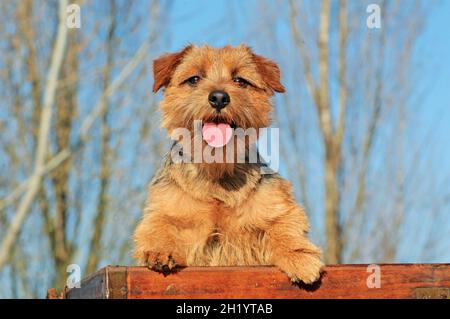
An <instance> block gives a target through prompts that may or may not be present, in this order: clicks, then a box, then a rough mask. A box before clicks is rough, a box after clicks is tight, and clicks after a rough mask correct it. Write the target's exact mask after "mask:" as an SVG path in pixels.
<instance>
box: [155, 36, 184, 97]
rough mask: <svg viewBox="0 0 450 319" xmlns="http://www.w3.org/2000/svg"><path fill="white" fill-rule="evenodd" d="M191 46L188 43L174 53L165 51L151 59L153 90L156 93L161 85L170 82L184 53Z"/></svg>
mask: <svg viewBox="0 0 450 319" xmlns="http://www.w3.org/2000/svg"><path fill="white" fill-rule="evenodd" d="M191 48H192V45H188V46H187V47H185V48H184V49H183V50H181V51H179V52H176V53H167V54H164V55H162V56H160V57H159V58H157V59H156V60H154V61H153V81H154V82H153V92H154V93H156V92H158V90H159V89H160V88H162V87H163V86H164V87H165V86H167V85H168V84H169V83H170V79H171V78H172V75H173V72H174V71H175V69H176V67H177V65H178V64H180V62H181V60H182V59H183V57H184V55H185V54H186V53H187V52H188V51H189V50H190V49H191Z"/></svg>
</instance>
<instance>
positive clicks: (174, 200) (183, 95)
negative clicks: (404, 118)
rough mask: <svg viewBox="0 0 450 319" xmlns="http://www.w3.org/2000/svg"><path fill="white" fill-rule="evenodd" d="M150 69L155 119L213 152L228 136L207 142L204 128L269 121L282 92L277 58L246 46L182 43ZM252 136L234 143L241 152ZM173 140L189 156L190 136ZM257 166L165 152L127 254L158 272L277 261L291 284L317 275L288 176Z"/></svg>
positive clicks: (316, 257) (317, 260)
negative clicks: (157, 98) (157, 97)
mask: <svg viewBox="0 0 450 319" xmlns="http://www.w3.org/2000/svg"><path fill="white" fill-rule="evenodd" d="M153 75H154V85H153V92H155V93H156V92H157V91H159V90H160V89H162V88H163V89H164V99H163V100H162V102H161V103H160V109H161V111H162V127H163V128H165V129H167V131H168V132H169V134H172V133H173V132H175V131H176V130H177V129H178V128H187V129H188V130H189V131H190V132H191V133H192V134H193V137H192V141H194V144H195V143H197V145H201V148H202V150H203V152H205V151H208V152H211V153H212V154H213V155H214V153H219V152H218V151H219V150H220V151H224V150H226V149H227V148H230V146H231V145H235V144H236V139H233V137H231V139H230V137H229V136H227V137H226V138H224V140H225V141H220V140H219V139H217V141H216V142H218V143H215V144H214V143H211V141H208V140H207V139H205V136H204V135H205V131H207V129H208V128H209V129H210V128H211V127H212V128H213V129H215V130H216V132H219V133H220V132H223V133H224V135H227V134H228V133H227V132H229V130H230V129H235V128H243V129H248V128H255V129H260V128H265V127H268V126H269V125H270V115H271V111H272V105H271V101H270V99H271V97H272V96H273V95H274V93H275V92H279V93H283V92H285V88H284V86H283V85H282V84H281V81H280V70H279V68H278V66H277V64H276V63H274V62H273V61H271V60H269V59H267V58H265V57H263V56H260V55H257V54H255V53H253V51H252V50H251V49H250V48H249V47H247V46H245V45H239V46H235V47H232V46H225V47H222V48H212V47H210V46H207V45H205V46H202V47H199V46H195V45H189V46H187V47H185V48H184V49H182V50H181V51H179V52H176V53H170V54H165V55H162V56H161V57H159V58H158V59H156V60H155V61H154V62H153ZM195 121H197V127H196V126H195V125H194V122H195ZM199 121H200V123H201V124H200V126H201V127H198V125H199V124H198V122H199ZM196 129H200V132H202V133H203V136H202V134H198V130H197V133H195V131H196ZM228 135H229V134H228ZM185 142H186V141H185ZM189 142H191V141H190V140H189ZM198 143H200V144H198ZM250 143H252V141H250V139H249V141H247V142H246V143H244V146H242V143H241V148H240V150H242V148H244V151H245V152H248V151H249V149H250V147H249V145H250ZM180 145H182V146H181V148H177V149H179V151H177V153H178V154H179V155H182V156H184V158H191V157H192V154H193V150H192V144H191V143H187V144H186V143H183V142H182V141H180V139H178V140H175V142H174V146H173V147H172V149H173V148H174V147H175V146H177V147H179V146H180ZM186 145H187V146H186ZM237 149H238V151H239V147H237ZM169 153H170V154H173V152H169ZM216 155H217V154H216ZM220 156H222V155H220V154H219V157H220ZM264 165H265V164H264V163H263V162H262V161H261V160H258V161H257V162H256V163H249V162H245V163H233V162H231V163H230V162H225V163H223V162H222V163H220V162H219V163H216V162H213V163H205V162H201V163H196V162H183V163H178V162H176V161H174V159H173V156H171V155H169V154H168V155H166V158H165V161H164V164H163V166H162V168H161V169H160V170H159V171H158V172H157V173H156V175H155V177H154V178H153V180H152V182H151V184H150V187H149V194H148V200H147V203H146V206H145V209H144V215H143V218H142V220H141V221H140V222H139V224H138V226H137V228H136V230H135V233H134V242H135V248H134V257H135V258H137V259H138V260H139V263H140V264H141V265H146V266H147V267H149V268H151V269H152V270H154V271H158V272H163V273H166V274H167V273H170V272H175V271H177V270H179V269H181V268H183V267H186V266H238V265H239V266H241V265H247V266H248V265H276V266H278V267H279V268H280V269H281V270H282V271H283V272H285V273H286V274H287V276H288V277H289V278H290V279H291V281H292V282H297V283H300V282H303V283H306V284H311V283H313V282H315V281H317V280H318V279H319V278H320V274H321V269H322V266H323V264H322V261H321V250H320V249H319V248H318V247H316V246H315V245H314V244H312V243H311V242H310V241H309V240H308V238H307V232H308V229H309V224H308V219H307V216H306V214H305V212H304V210H303V208H301V207H300V206H299V205H298V204H297V203H296V201H295V199H294V196H293V193H292V187H291V184H290V183H289V182H288V181H286V180H284V179H283V178H282V177H280V176H279V175H278V174H276V173H274V174H262V173H261V169H260V168H261V167H262V166H264Z"/></svg>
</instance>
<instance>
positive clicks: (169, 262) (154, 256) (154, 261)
mask: <svg viewBox="0 0 450 319" xmlns="http://www.w3.org/2000/svg"><path fill="white" fill-rule="evenodd" d="M144 265H145V266H146V267H147V268H149V269H151V270H153V271H156V272H160V273H163V274H165V275H166V274H169V273H173V272H176V271H178V270H180V269H181V268H182V266H181V265H180V264H178V263H177V261H176V260H175V258H174V256H173V255H172V254H170V253H160V252H152V251H146V252H144Z"/></svg>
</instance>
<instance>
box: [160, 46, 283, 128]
mask: <svg viewBox="0 0 450 319" xmlns="http://www.w3.org/2000/svg"><path fill="white" fill-rule="evenodd" d="M153 72H154V85H153V91H154V92H157V91H158V90H159V89H161V88H164V89H165V92H164V100H163V101H162V102H161V109H162V112H163V118H162V126H163V127H164V128H166V129H167V130H168V131H169V133H171V132H172V130H174V129H176V128H181V127H182V128H188V129H191V128H192V127H193V124H194V120H202V121H203V124H204V125H222V126H223V127H234V128H236V127H240V128H243V129H247V128H255V129H259V128H262V127H267V126H269V124H270V113H271V110H272V106H271V103H270V97H271V96H272V95H273V94H274V92H284V90H285V89H284V87H283V85H282V84H281V82H280V70H279V68H278V66H277V65H276V64H275V63H274V62H272V61H270V60H268V59H266V58H264V57H262V56H260V55H256V54H255V53H253V52H252V51H251V49H250V48H248V47H246V46H244V45H240V46H237V47H231V46H225V47H223V48H220V49H215V48H212V47H209V46H203V47H197V46H193V45H190V46H188V47H186V48H184V49H183V50H181V51H179V52H176V53H171V54H165V55H163V56H161V57H160V58H158V59H156V60H155V61H154V64H153Z"/></svg>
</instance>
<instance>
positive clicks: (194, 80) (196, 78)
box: [185, 75, 200, 85]
mask: <svg viewBox="0 0 450 319" xmlns="http://www.w3.org/2000/svg"><path fill="white" fill-rule="evenodd" d="M199 81H200V77H199V76H197V75H196V76H191V77H190V78H189V79H187V80H186V81H185V82H186V83H188V84H189V85H197V83H198V82H199Z"/></svg>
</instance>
